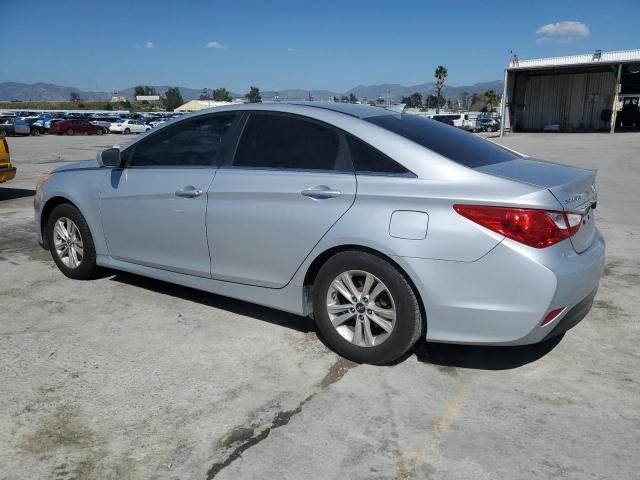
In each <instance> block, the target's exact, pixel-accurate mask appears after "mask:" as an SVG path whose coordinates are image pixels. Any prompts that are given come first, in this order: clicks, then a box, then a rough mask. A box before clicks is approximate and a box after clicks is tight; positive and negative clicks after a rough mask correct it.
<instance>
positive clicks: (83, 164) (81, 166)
mask: <svg viewBox="0 0 640 480" xmlns="http://www.w3.org/2000/svg"><path fill="white" fill-rule="evenodd" d="M96 168H100V165H98V161H97V160H95V159H93V160H80V161H79V162H71V163H67V164H65V165H62V166H61V167H58V168H56V169H55V170H54V172H56V173H58V172H68V171H76V170H94V169H96Z"/></svg>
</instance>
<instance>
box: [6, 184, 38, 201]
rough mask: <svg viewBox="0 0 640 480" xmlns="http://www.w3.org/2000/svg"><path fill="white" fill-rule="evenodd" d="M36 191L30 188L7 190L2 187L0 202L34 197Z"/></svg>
mask: <svg viewBox="0 0 640 480" xmlns="http://www.w3.org/2000/svg"><path fill="white" fill-rule="evenodd" d="M35 193H36V191H35V190H31V189H30V188H7V187H1V186H0V202H2V201H3V200H14V199H16V198H24V197H33V196H34V195H35Z"/></svg>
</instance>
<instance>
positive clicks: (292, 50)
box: [287, 47, 297, 53]
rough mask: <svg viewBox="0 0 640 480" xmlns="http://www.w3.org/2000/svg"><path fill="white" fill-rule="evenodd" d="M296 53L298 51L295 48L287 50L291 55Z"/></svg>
mask: <svg viewBox="0 0 640 480" xmlns="http://www.w3.org/2000/svg"><path fill="white" fill-rule="evenodd" d="M295 51H297V50H296V49H295V48H293V47H289V48H287V52H289V53H293V52H295Z"/></svg>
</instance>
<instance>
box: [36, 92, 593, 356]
mask: <svg viewBox="0 0 640 480" xmlns="http://www.w3.org/2000/svg"><path fill="white" fill-rule="evenodd" d="M146 167H156V168H146ZM157 167H162V168H157ZM595 175H596V174H595V171H592V170H583V169H579V168H573V167H569V166H564V165H560V164H555V163H551V162H544V161H537V160H534V159H531V158H527V157H523V156H521V155H519V154H517V153H515V152H513V151H511V150H507V149H505V148H502V147H500V146H498V145H496V144H494V143H492V142H490V141H488V140H485V139H482V138H478V137H476V136H474V135H469V134H468V133H466V132H462V131H460V130H459V129H457V128H450V127H448V126H446V125H442V124H441V123H439V122H434V121H431V120H429V119H426V118H424V117H420V116H418V115H412V114H400V113H395V112H391V111H388V110H385V109H383V108H376V107H368V106H364V105H351V104H342V103H327V104H323V103H314V104H313V105H307V104H302V103H301V104H285V103H278V104H276V103H274V104H267V103H264V104H247V105H240V106H229V107H223V108H218V109H216V110H215V111H213V112H212V111H205V112H198V113H193V114H189V115H185V116H184V117H182V118H181V119H180V120H177V121H175V122H171V123H168V124H166V125H165V126H162V127H159V128H158V129H157V130H154V131H153V132H151V133H150V134H148V135H145V136H141V137H138V138H137V139H135V140H133V141H131V142H129V143H128V144H127V145H126V146H124V147H123V149H122V150H119V149H117V148H111V149H108V150H105V151H102V152H100V153H98V156H97V160H87V161H84V162H79V163H72V164H69V165H65V166H63V167H60V168H58V169H57V170H55V171H54V173H53V174H51V175H49V176H48V177H46V178H45V179H43V180H42V181H41V182H40V183H39V184H38V186H37V190H36V195H35V198H36V201H35V202H34V207H35V214H36V215H35V218H36V226H37V234H38V238H39V241H40V243H41V244H42V245H43V246H45V248H48V249H49V250H50V252H51V255H52V257H53V260H54V261H55V263H56V264H57V266H58V268H59V269H60V270H61V271H62V273H64V274H65V275H66V276H68V277H70V278H75V279H86V278H91V277H92V276H94V275H95V274H96V272H97V269H98V268H99V267H109V268H113V269H116V270H123V271H127V272H130V273H135V274H140V275H145V276H149V277H153V278H157V279H162V280H165V281H168V282H173V283H177V284H181V285H187V286H189V287H193V288H198V289H201V290H205V291H208V292H213V293H216V294H221V295H226V296H229V297H234V298H238V299H242V300H245V301H250V302H254V303H259V304H262V305H267V306H269V307H272V308H277V309H280V310H284V311H287V312H292V313H295V314H298V315H312V316H313V319H314V321H315V322H316V324H317V326H318V329H319V331H320V333H321V335H322V336H323V337H324V339H326V341H327V343H328V344H329V345H331V346H332V347H333V348H334V349H335V350H336V351H337V352H339V353H340V354H342V355H344V356H346V357H348V358H351V359H353V360H355V361H358V362H368V363H375V364H381V363H388V362H392V361H394V360H396V359H398V358H399V357H401V356H402V355H403V354H404V353H405V352H406V351H407V350H408V349H409V348H411V346H412V345H413V344H414V343H415V342H416V341H417V340H418V339H419V338H426V339H427V340H431V341H437V342H452V343H470V344H490V345H523V344H530V343H536V342H540V341H543V340H546V339H548V338H551V337H553V336H556V335H559V334H562V333H564V332H565V331H566V330H567V329H569V328H571V327H572V326H573V325H575V324H576V323H577V322H578V321H580V320H581V319H582V317H584V316H585V315H586V313H587V312H588V311H589V309H590V307H591V304H592V302H593V298H594V296H595V293H596V290H597V288H598V283H599V279H600V275H601V273H602V269H603V266H604V250H605V247H604V240H603V238H602V236H601V234H600V233H599V232H598V230H597V229H596V225H595V217H594V211H595V207H596V189H595ZM356 186H357V188H356ZM213 341H215V339H212V342H213Z"/></svg>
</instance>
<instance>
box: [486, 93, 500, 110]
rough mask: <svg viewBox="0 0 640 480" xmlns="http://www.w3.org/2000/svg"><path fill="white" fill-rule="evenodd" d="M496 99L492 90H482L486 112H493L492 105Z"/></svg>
mask: <svg viewBox="0 0 640 480" xmlns="http://www.w3.org/2000/svg"><path fill="white" fill-rule="evenodd" d="M497 100H498V95H496V92H495V91H493V90H487V91H486V92H484V101H485V103H486V104H487V112H493V105H494V104H495V103H496V101H497Z"/></svg>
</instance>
